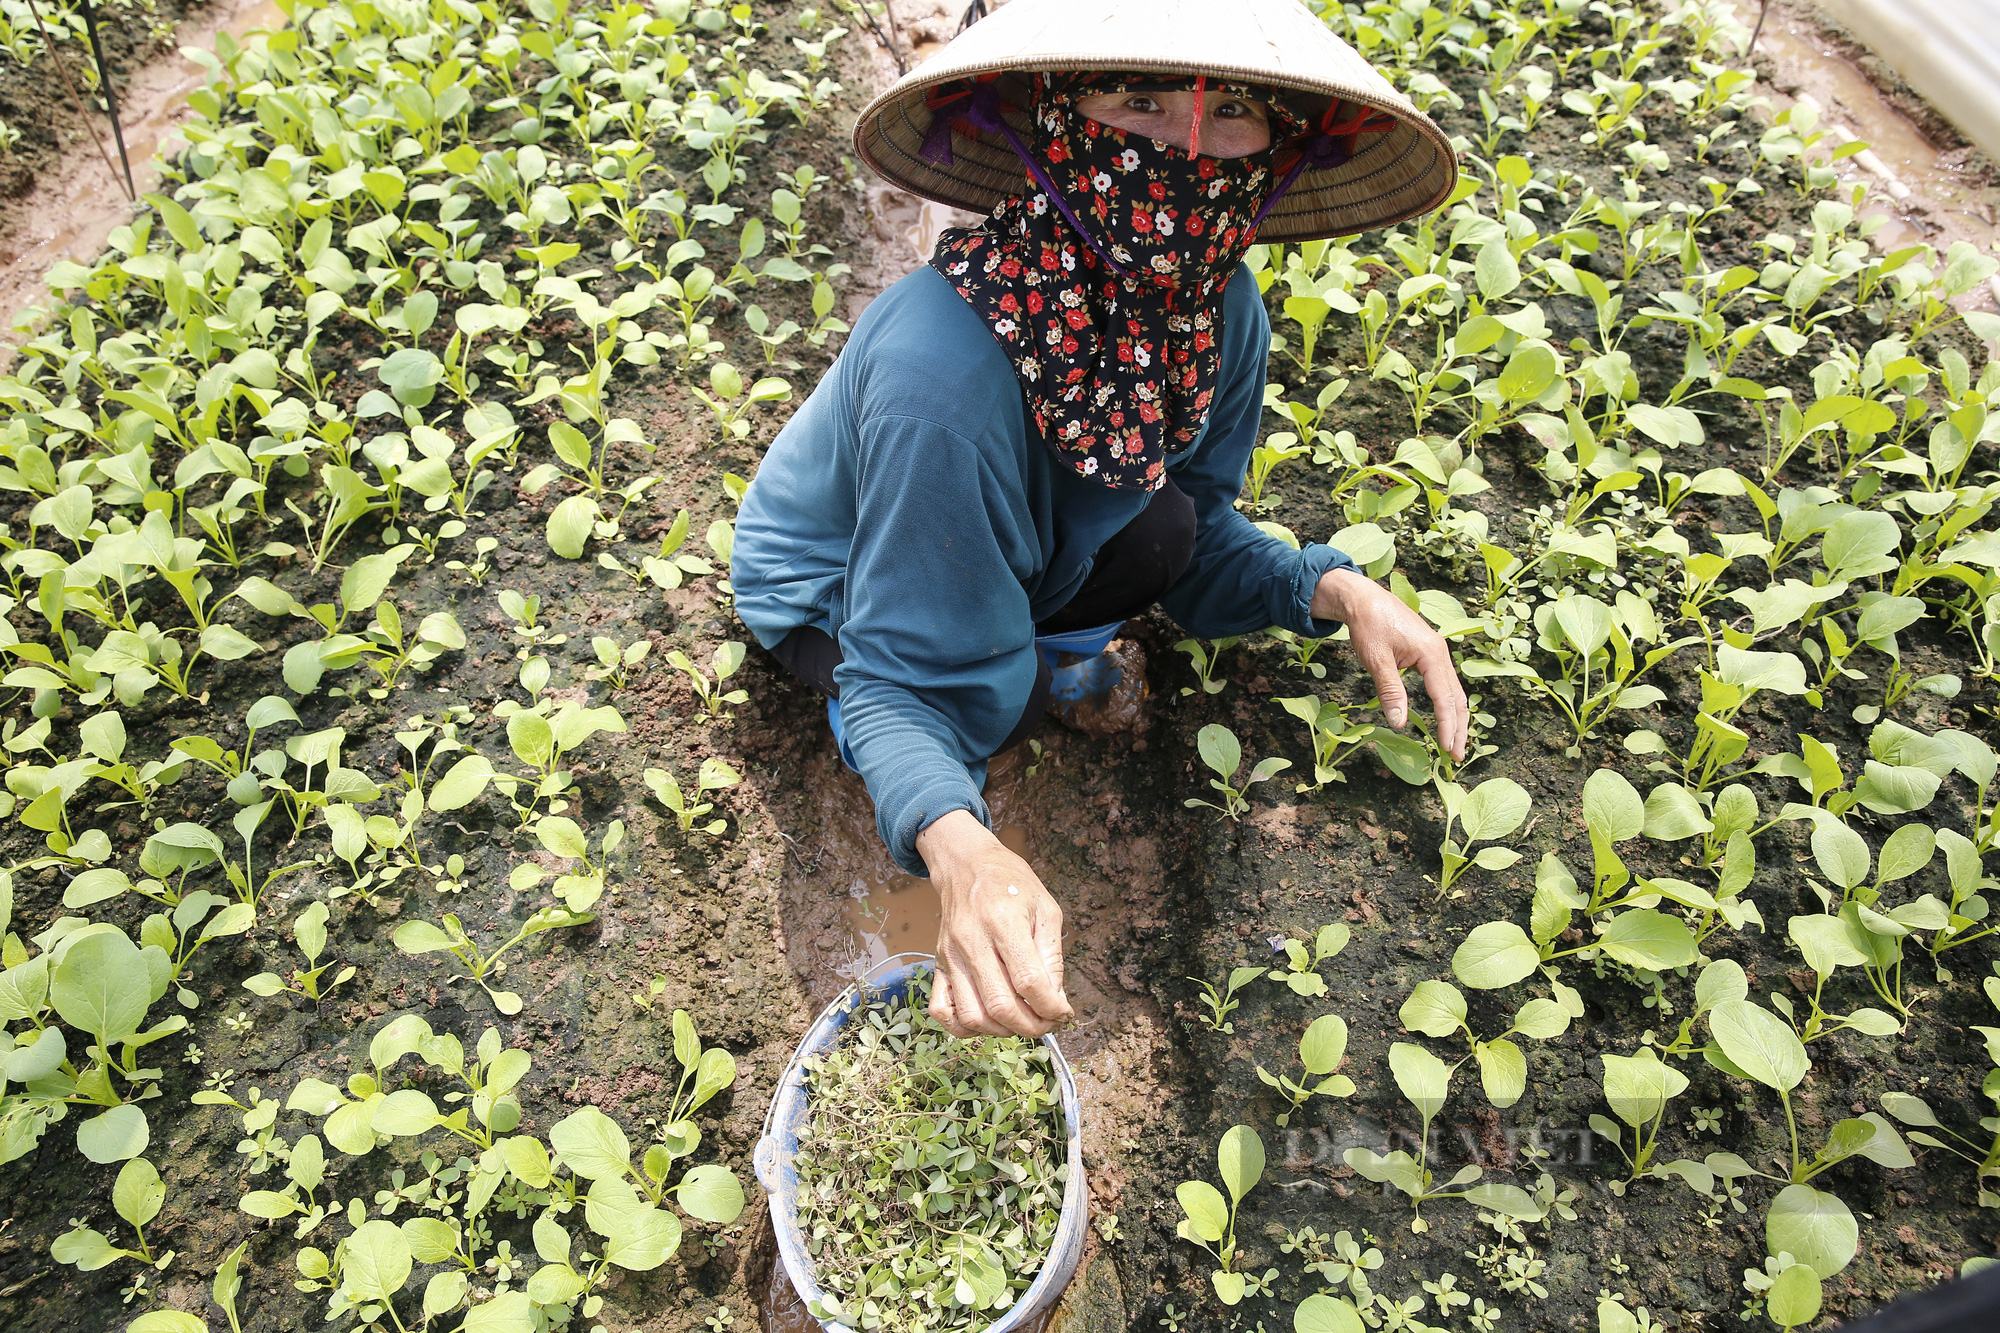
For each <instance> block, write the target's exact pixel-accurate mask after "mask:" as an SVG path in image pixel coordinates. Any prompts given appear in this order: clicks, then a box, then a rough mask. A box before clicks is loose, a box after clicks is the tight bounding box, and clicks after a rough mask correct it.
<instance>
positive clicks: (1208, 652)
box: [1174, 636, 1241, 695]
mask: <svg viewBox="0 0 2000 1333" xmlns="http://www.w3.org/2000/svg"><path fill="white" fill-rule="evenodd" d="M1239 642H1241V637H1240V636H1238V637H1234V638H1226V639H1216V640H1213V641H1212V642H1211V643H1210V644H1209V645H1208V647H1206V648H1203V647H1202V646H1201V640H1199V639H1182V640H1181V641H1180V642H1179V643H1177V644H1175V645H1174V651H1175V652H1177V653H1186V654H1187V655H1188V659H1189V660H1190V661H1191V662H1192V663H1193V664H1194V672H1195V676H1196V678H1197V679H1198V680H1199V681H1200V682H1201V692H1202V693H1203V694H1219V693H1221V691H1222V687H1223V686H1224V685H1226V684H1228V683H1229V682H1227V681H1223V680H1217V679H1216V678H1215V669H1216V668H1217V667H1219V666H1221V665H1222V654H1223V653H1224V652H1225V651H1227V650H1228V649H1230V648H1234V647H1235V646H1236V645H1237V644H1238V643H1239ZM1181 693H1182V694H1184V695H1186V694H1193V693H1194V690H1193V688H1192V687H1189V686H1182V687H1181Z"/></svg>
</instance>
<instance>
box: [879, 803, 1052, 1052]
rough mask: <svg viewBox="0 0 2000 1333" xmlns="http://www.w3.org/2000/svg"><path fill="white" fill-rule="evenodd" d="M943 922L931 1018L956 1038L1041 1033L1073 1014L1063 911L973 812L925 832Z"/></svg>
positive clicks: (922, 841) (922, 838)
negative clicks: (1067, 992) (1065, 981)
mask: <svg viewBox="0 0 2000 1333" xmlns="http://www.w3.org/2000/svg"><path fill="white" fill-rule="evenodd" d="M917 854H918V855H919V856H921V857H923V859H924V865H925V867H926V868H928V869H929V871H930V873H931V882H932V883H933V884H935V885H936V886H937V891H938V902H939V905H940V907H941V909H942V916H941V920H940V923H939V930H938V946H937V980H936V983H935V984H934V985H933V986H932V988H931V1008H930V1013H931V1017H932V1018H934V1019H936V1020H937V1021H938V1023H939V1024H940V1025H942V1026H943V1027H944V1029H945V1030H946V1031H948V1032H950V1033H951V1034H952V1035H954V1036H958V1037H970V1036H973V1035H974V1034H978V1033H984V1034H986V1035H988V1036H996V1037H998V1036H1006V1035H1009V1034H1012V1035H1014V1036H1020V1037H1040V1036H1042V1035H1044V1034H1046V1033H1048V1032H1050V1031H1051V1030H1053V1029H1054V1027H1055V1026H1056V1024H1057V1023H1060V1022H1061V1021H1062V1020H1064V1019H1066V1018H1068V1017H1070V1013H1071V1011H1070V1007H1069V1001H1068V999H1066V998H1065V997H1064V995H1063V988H1062V978H1063V963H1062V924H1063V914H1062V908H1061V907H1059V906H1057V904H1056V900H1055V899H1054V898H1053V897H1051V896H1050V895H1049V891H1048V890H1047V889H1045V888H1043V887H1042V881H1041V880H1040V878H1038V877H1037V876H1036V874H1035V872H1034V871H1033V870H1031V869H1029V867H1028V863H1027V862H1026V861H1024V860H1022V859H1021V858H1020V857H1019V856H1016V855H1015V854H1014V853H1013V852H1011V851H1009V850H1008V849H1007V848H1006V847H1005V846H1004V845H1003V844H1002V843H1001V841H1000V840H999V839H998V838H996V837H994V836H993V833H992V831H991V830H989V829H988V828H987V827H986V826H985V825H984V824H982V823H980V822H979V820H978V819H977V818H976V817H975V816H974V815H973V814H972V812H971V811H969V810H955V811H953V812H952V813H950V814H948V815H945V816H944V817H943V818H941V819H938V820H936V821H934V822H933V823H932V824H931V825H930V826H929V827H928V828H926V829H924V831H923V832H921V833H919V834H918V835H917Z"/></svg>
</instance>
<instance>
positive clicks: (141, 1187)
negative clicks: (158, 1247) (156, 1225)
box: [111, 1157, 167, 1227]
mask: <svg viewBox="0 0 2000 1333" xmlns="http://www.w3.org/2000/svg"><path fill="white" fill-rule="evenodd" d="M166 1198H167V1187H166V1186H165V1185H163V1184H162V1183H160V1173H159V1172H158V1171H156V1170H154V1169H153V1164H152V1163H151V1162H149V1161H147V1160H146V1159H145V1158H143V1157H134V1158H133V1159H132V1160H131V1161H129V1162H127V1163H125V1168H124V1170H122V1171H120V1172H119V1173H118V1180H117V1182H116V1183H115V1184H113V1185H112V1187H111V1206H112V1207H113V1208H115V1209H116V1210H117V1211H118V1215H119V1216H120V1217H122V1218H124V1219H125V1220H126V1221H127V1222H130V1223H131V1224H132V1225H133V1226H134V1227H143V1226H145V1225H146V1224H148V1223H149V1222H151V1221H152V1220H153V1219H154V1218H156V1217H158V1216H159V1215H160V1205H161V1204H162V1203H165V1202H166Z"/></svg>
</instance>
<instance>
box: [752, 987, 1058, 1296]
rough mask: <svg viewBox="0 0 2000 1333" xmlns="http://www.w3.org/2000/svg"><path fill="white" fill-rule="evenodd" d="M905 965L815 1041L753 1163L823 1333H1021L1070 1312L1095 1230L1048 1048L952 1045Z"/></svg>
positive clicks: (1007, 1043)
mask: <svg viewBox="0 0 2000 1333" xmlns="http://www.w3.org/2000/svg"><path fill="white" fill-rule="evenodd" d="M930 979H931V960H930V959H928V958H917V957H914V956H909V955H905V956H902V957H901V958H898V959H894V960H891V962H890V964H889V965H887V966H886V967H884V968H878V969H876V970H875V971H874V972H872V973H871V974H870V976H869V977H868V978H867V979H865V980H864V981H863V982H861V983H860V984H858V985H857V986H856V987H855V988H854V989H853V990H851V991H850V992H848V993H847V994H844V995H842V996H841V997H840V998H839V999H837V1000H836V1001H835V1002H834V1003H833V1004H832V1005H829V1006H828V1008H827V1009H826V1011H825V1012H824V1013H823V1014H822V1015H821V1016H820V1019H819V1021H818V1022H817V1023H815V1024H814V1026H813V1028H812V1029H811V1031H809V1032H808V1033H807V1034H806V1038H805V1041H804V1042H803V1043H801V1046H800V1049H799V1052H798V1054H797V1056H796V1057H795V1059H794V1064H793V1068H792V1070H790V1071H788V1073H787V1075H786V1077H785V1078H784V1080H783V1081H782V1082H781V1083H780V1085H779V1090H778V1095H777V1097H776V1099H775V1100H774V1101H773V1103H772V1106H771V1116H770V1123H769V1126H768V1127H767V1129H766V1132H765V1136H764V1138H763V1140H762V1141H761V1142H760V1143H759V1145H758V1150H757V1163H758V1179H759V1181H760V1183H762V1184H763V1185H764V1188H765V1190H766V1192H767V1194H768V1195H769V1197H770V1200H771V1215H772V1223H773V1227H774V1229H775V1231H776V1234H777V1243H778V1252H779V1256H780V1262H782V1263H783V1264H784V1265H785V1267H786V1269H787V1272H788V1275H789V1277H790V1279H791V1281H792V1283H793V1285H794V1286H795V1288H796V1289H797V1290H798V1291H799V1293H800V1295H801V1297H802V1298H803V1299H805V1301H806V1302H807V1309H808V1311H809V1312H810V1313H811V1314H812V1315H813V1316H814V1317H815V1318H817V1319H819V1320H821V1321H822V1322H823V1323H825V1324H826V1325H827V1326H829V1327H834V1326H840V1327H846V1328H852V1329H883V1330H916V1329H975V1328H996V1329H1002V1330H1006V1329H1014V1328H1022V1327H1027V1326H1029V1324H1030V1322H1031V1321H1032V1320H1033V1319H1034V1318H1035V1317H1036V1316H1037V1315H1040V1314H1044V1313H1045V1312H1046V1311H1048V1310H1049V1309H1050V1308H1051V1307H1052V1306H1053V1305H1054V1304H1055V1302H1056V1300H1057V1299H1058V1298H1059V1297H1060V1296H1061V1295H1062V1292H1063V1290H1064V1288H1065V1287H1067V1286H1068V1284H1069V1280H1070V1278H1071V1276H1072V1275H1073V1274H1074V1272H1075V1269H1076V1264H1077V1261H1078V1259H1079V1257H1080V1256H1081V1253H1082V1247H1083V1237H1084V1230H1085V1223H1086V1219H1087V1213H1088V1204H1087V1202H1086V1200H1087V1198H1088V1194H1087V1191H1086V1189H1085V1187H1084V1181H1083V1127H1082V1123H1081V1108H1080V1106H1079V1105H1078V1102H1077V1099H1076V1089H1075V1085H1074V1083H1073V1082H1072V1081H1071V1079H1070V1077H1069V1070H1068V1067H1067V1066H1066V1065H1065V1064H1064V1063H1063V1058H1062V1052H1061V1051H1060V1050H1059V1049H1058V1048H1057V1046H1056V1044H1055V1041H1054V1039H1053V1038H1044V1039H1043V1040H1042V1041H1039V1042H1037V1041H1030V1040H1027V1039H1025V1038H1020V1037H976V1038H972V1039H968V1040H960V1039H957V1038H954V1037H953V1036H951V1034H949V1033H948V1032H946V1031H945V1030H944V1029H943V1028H942V1027H940V1026H938V1024H937V1022H936V1021H935V1020H934V1019H932V1018H931V1017H930V1015H929V1012H928V1005H929V1003H930V984H931V982H930Z"/></svg>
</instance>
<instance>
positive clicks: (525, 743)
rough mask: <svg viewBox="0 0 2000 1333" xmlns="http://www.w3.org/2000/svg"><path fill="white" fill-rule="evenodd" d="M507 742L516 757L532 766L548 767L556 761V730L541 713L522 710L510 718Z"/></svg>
mask: <svg viewBox="0 0 2000 1333" xmlns="http://www.w3.org/2000/svg"><path fill="white" fill-rule="evenodd" d="M507 744H508V746H509V747H510V748H511V749H512V750H513V751H514V757H515V758H516V759H519V760H520V761H521V762H522V763H524V764H527V765H528V766H529V767H531V768H547V767H548V766H549V765H550V764H552V763H554V762H555V756H556V734H555V730H554V728H552V727H550V726H549V722H548V719H547V718H545V717H543V716H542V715H541V714H539V713H528V712H521V713H516V714H514V716H512V717H510V718H508V719H507Z"/></svg>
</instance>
